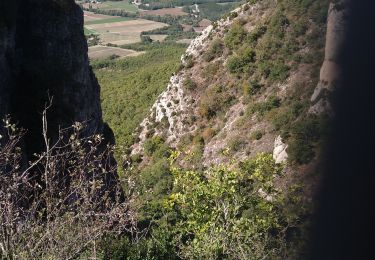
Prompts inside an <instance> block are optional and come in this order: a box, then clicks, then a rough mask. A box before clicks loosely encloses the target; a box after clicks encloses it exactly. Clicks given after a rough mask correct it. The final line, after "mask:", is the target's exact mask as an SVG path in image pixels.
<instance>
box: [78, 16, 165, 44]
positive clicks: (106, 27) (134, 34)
mask: <svg viewBox="0 0 375 260" xmlns="http://www.w3.org/2000/svg"><path fill="white" fill-rule="evenodd" d="M112 18H113V17H112ZM102 19H104V22H103V23H101V22H100V21H95V23H94V24H92V23H91V24H90V22H88V23H89V24H85V27H86V30H90V31H94V32H96V33H97V34H98V35H99V37H100V39H101V42H102V43H103V44H106V43H112V44H117V45H122V44H129V43H136V42H139V41H140V34H141V32H143V31H150V30H154V29H158V28H162V27H165V26H167V24H165V23H159V22H154V21H150V20H145V19H136V20H127V21H118V22H116V21H115V22H113V21H111V22H108V23H107V22H105V19H107V18H102Z"/></svg>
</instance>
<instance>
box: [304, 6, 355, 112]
mask: <svg viewBox="0 0 375 260" xmlns="http://www.w3.org/2000/svg"><path fill="white" fill-rule="evenodd" d="M346 2H347V1H345V0H344V1H342V3H340V4H341V5H342V4H344V5H345V4H347V3H346ZM340 4H335V3H331V4H330V6H329V10H328V18H327V33H326V44H325V57H324V62H323V64H322V67H321V69H320V79H319V82H318V85H317V86H316V88H315V90H314V93H313V94H312V96H311V102H313V103H314V105H313V106H312V107H311V108H310V111H309V112H310V113H314V114H321V113H324V112H329V113H330V112H332V111H331V110H332V109H331V104H330V102H329V99H328V96H329V94H330V93H332V92H333V91H334V89H335V86H336V85H337V84H338V82H339V81H340V79H341V77H342V72H341V70H342V68H341V63H340V57H342V53H341V52H342V46H343V44H344V41H345V39H346V33H347V32H346V28H347V22H348V21H347V20H346V15H347V12H348V10H347V9H346V8H343V7H342V6H341V7H339V5H340Z"/></svg>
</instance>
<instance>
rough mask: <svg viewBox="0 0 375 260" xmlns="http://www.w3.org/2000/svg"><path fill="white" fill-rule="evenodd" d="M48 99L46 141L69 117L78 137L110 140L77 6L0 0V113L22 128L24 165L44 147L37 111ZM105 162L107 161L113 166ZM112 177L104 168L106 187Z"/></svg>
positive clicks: (49, 1) (45, 0)
mask: <svg viewBox="0 0 375 260" xmlns="http://www.w3.org/2000/svg"><path fill="white" fill-rule="evenodd" d="M50 100H52V105H51V106H50V108H49V109H48V111H47V122H48V135H49V138H50V139H51V141H52V143H53V142H54V140H57V137H58V135H59V129H60V128H61V129H63V128H67V127H70V126H72V125H73V124H74V123H75V122H81V123H84V126H85V127H84V128H83V130H82V136H81V137H88V136H91V135H94V134H102V135H103V136H104V140H105V141H104V142H103V147H104V146H105V145H106V144H107V143H114V136H113V133H112V131H111V129H110V128H109V127H108V125H107V124H105V123H104V122H103V119H102V111H101V105H100V87H99V84H98V82H97V79H96V77H95V75H94V74H93V71H92V69H91V67H90V65H89V60H88V56H87V43H86V39H85V36H84V33H83V13H82V10H81V9H80V7H79V6H77V5H76V4H75V2H74V0H64V1H57V0H9V1H1V2H0V117H1V119H3V118H4V117H5V116H6V115H10V117H11V119H12V121H13V122H16V124H17V126H18V127H19V128H23V129H25V130H26V134H25V136H24V138H23V139H22V150H23V154H24V160H25V164H26V162H27V161H31V160H33V159H35V158H34V157H33V154H34V153H40V152H42V151H43V149H44V143H43V139H42V112H43V109H44V108H45V107H46V105H48V104H49V103H50ZM0 131H1V129H0ZM0 134H1V132H0ZM1 141H4V138H3V140H1ZM100 149H102V148H100ZM110 161H111V162H110V163H109V164H108V165H110V166H114V165H115V161H114V160H113V159H112V158H111V159H110ZM116 179H117V177H116V173H114V172H113V171H112V170H110V171H109V172H108V174H106V175H105V182H106V186H107V188H108V187H113V185H115V183H116V182H117V181H116Z"/></svg>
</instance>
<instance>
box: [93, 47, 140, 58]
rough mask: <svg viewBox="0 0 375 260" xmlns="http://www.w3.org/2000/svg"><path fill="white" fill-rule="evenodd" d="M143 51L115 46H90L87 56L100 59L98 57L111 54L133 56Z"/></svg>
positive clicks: (105, 56)
mask: <svg viewBox="0 0 375 260" xmlns="http://www.w3.org/2000/svg"><path fill="white" fill-rule="evenodd" d="M143 53H144V52H137V51H134V50H127V49H122V48H117V47H109V46H100V45H96V46H92V47H89V57H90V59H100V58H107V57H109V56H111V55H117V56H120V57H121V58H122V57H133V56H138V55H140V54H143Z"/></svg>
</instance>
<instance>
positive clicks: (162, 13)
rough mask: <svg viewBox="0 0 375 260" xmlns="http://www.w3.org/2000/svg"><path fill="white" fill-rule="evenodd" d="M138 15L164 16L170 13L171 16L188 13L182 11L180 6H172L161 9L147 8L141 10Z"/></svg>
mask: <svg viewBox="0 0 375 260" xmlns="http://www.w3.org/2000/svg"><path fill="white" fill-rule="evenodd" d="M140 15H141V16H142V15H154V16H158V15H160V16H165V15H171V16H185V15H188V13H185V12H184V11H182V8H181V7H174V8H163V9H156V10H147V11H141V12H140Z"/></svg>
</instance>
